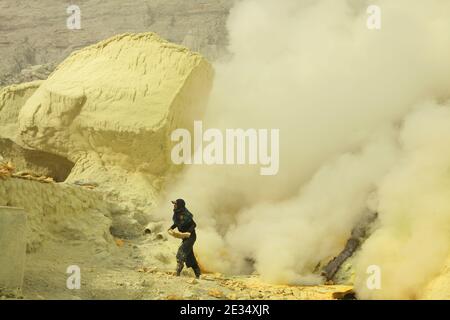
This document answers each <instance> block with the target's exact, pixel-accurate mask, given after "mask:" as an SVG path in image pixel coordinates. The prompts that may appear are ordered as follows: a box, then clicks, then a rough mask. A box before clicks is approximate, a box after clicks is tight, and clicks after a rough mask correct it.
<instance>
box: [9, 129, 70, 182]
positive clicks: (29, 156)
mask: <svg viewBox="0 0 450 320" xmlns="http://www.w3.org/2000/svg"><path fill="white" fill-rule="evenodd" d="M0 155H2V156H3V158H4V160H6V161H11V162H12V163H13V165H14V166H15V168H16V172H18V171H28V172H31V173H33V174H37V175H42V176H47V177H51V178H53V180H55V181H56V182H64V181H65V180H66V179H67V177H68V176H69V174H70V172H71V171H72V168H73V167H74V163H73V162H71V161H70V160H68V159H66V158H64V157H61V156H58V155H55V154H52V153H48V152H44V151H39V150H30V149H25V148H23V147H21V146H19V145H18V144H16V143H14V142H13V141H11V140H10V139H1V138H0Z"/></svg>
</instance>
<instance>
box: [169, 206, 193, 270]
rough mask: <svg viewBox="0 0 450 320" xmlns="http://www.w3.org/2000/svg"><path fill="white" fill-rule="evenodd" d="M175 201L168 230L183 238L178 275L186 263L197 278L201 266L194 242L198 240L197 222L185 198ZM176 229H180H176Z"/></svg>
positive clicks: (178, 256) (178, 255)
mask: <svg viewBox="0 0 450 320" xmlns="http://www.w3.org/2000/svg"><path fill="white" fill-rule="evenodd" d="M172 203H173V216H172V220H173V225H172V226H171V227H170V228H169V230H168V232H169V234H170V235H171V236H173V237H175V238H178V239H182V242H181V245H180V247H179V248H178V252H177V276H179V275H180V274H181V271H182V270H183V267H184V264H186V267H188V268H192V269H193V270H194V273H195V276H196V277H197V279H198V278H199V277H200V274H201V272H200V267H199V266H198V263H197V259H196V258H195V255H194V243H195V240H197V235H196V234H195V228H196V226H197V225H196V223H195V221H194V219H193V215H192V213H190V212H189V210H188V209H187V208H186V202H185V201H184V200H183V199H177V200H176V201H172ZM175 229H178V231H176V230H175Z"/></svg>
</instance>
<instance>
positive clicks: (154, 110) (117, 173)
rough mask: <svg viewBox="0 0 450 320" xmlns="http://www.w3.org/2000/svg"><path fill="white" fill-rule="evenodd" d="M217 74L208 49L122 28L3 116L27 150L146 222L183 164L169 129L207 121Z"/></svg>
mask: <svg viewBox="0 0 450 320" xmlns="http://www.w3.org/2000/svg"><path fill="white" fill-rule="evenodd" d="M212 79H213V70H212V67H211V65H210V64H209V63H208V62H207V61H206V60H205V59H204V58H203V57H202V56H201V55H199V54H197V53H194V52H191V51H189V50H188V49H187V48H184V47H181V46H179V45H175V44H172V43H169V42H167V41H165V40H163V39H161V38H160V37H159V36H157V35H156V34H154V33H142V34H122V35H118V36H115V37H113V38H111V39H108V40H105V41H102V42H100V43H98V44H96V45H92V46H90V47H87V48H84V49H81V50H79V51H76V52H74V53H73V54H72V55H71V56H70V57H69V58H67V59H66V60H65V61H64V62H63V63H62V64H61V65H59V66H58V67H57V68H56V70H55V71H54V72H53V73H52V74H51V75H50V77H49V78H48V79H47V80H45V81H43V82H40V83H38V84H34V85H33V87H32V89H33V90H35V91H31V88H30V90H29V91H27V92H32V95H30V96H29V97H28V96H27V97H26V98H27V99H24V100H25V101H23V102H24V103H23V106H22V107H21V108H17V107H14V108H13V109H14V110H15V112H16V113H14V114H12V115H11V112H9V113H8V114H6V113H4V112H2V110H0V122H1V121H4V122H5V121H6V122H8V125H9V127H10V129H9V130H8V132H7V133H8V134H7V136H8V138H10V139H12V140H14V142H15V143H17V144H20V145H21V146H22V147H24V148H30V149H34V150H39V151H42V152H46V153H48V154H54V155H58V156H60V157H63V158H66V159H67V160H68V161H70V162H72V163H73V164H74V166H73V169H72V170H71V173H70V175H69V176H68V178H67V180H66V182H69V183H75V182H80V181H81V182H82V183H83V181H84V182H86V183H88V184H95V185H96V186H97V189H99V190H101V191H103V192H104V194H106V196H107V198H108V199H109V200H113V201H117V202H118V203H120V205H121V206H122V207H123V208H124V209H125V210H129V211H132V212H134V214H135V215H136V220H139V221H140V222H141V223H145V222H146V221H145V218H144V217H143V214H144V216H145V212H147V211H148V210H149V209H150V208H151V207H152V206H153V205H154V199H155V198H156V195H157V193H158V191H159V189H160V188H161V186H162V185H163V183H164V181H165V177H167V175H169V174H170V173H171V172H172V171H174V170H177V167H176V166H174V165H172V161H171V159H170V151H171V150H170V149H171V145H172V143H171V141H170V134H171V132H172V131H173V130H174V129H176V128H179V127H183V128H188V129H190V130H192V126H193V121H194V120H195V119H200V118H201V117H202V115H203V113H204V110H205V106H206V101H207V97H208V94H209V91H210V89H211V86H212ZM16 104H17V103H15V105H16ZM4 109H5V108H4ZM8 109H11V107H9V108H8ZM5 110H6V109H5ZM6 115H8V119H7V120H2V119H4V117H5V116H6ZM15 117H16V118H15ZM1 135H2V134H1V132H0V138H2V137H1Z"/></svg>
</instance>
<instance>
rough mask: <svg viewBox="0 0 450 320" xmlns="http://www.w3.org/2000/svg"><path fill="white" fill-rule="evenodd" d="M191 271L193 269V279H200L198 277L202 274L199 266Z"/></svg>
mask: <svg viewBox="0 0 450 320" xmlns="http://www.w3.org/2000/svg"><path fill="white" fill-rule="evenodd" d="M192 269H194V273H195V277H196V278H197V279H198V278H200V275H201V274H202V272H201V271H200V268H199V266H196V267H193V268H192Z"/></svg>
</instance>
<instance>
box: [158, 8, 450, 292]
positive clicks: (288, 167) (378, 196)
mask: <svg viewBox="0 0 450 320" xmlns="http://www.w3.org/2000/svg"><path fill="white" fill-rule="evenodd" d="M369 5H378V6H379V7H380V9H381V13H382V16H381V18H382V27H381V29H380V30H369V29H368V28H367V26H366V21H367V19H368V17H369V15H368V14H367V12H366V10H367V8H368V7H369ZM448 12H450V2H449V1H446V0H430V1H409V0H396V1H391V0H379V1H375V0H374V1H361V0H354V1H351V0H315V1H309V0H282V1H278V0H244V1H240V2H237V3H236V5H235V7H234V8H233V9H232V11H231V13H230V17H229V20H228V31H229V39H230V45H229V51H230V52H231V54H232V57H231V58H230V59H229V61H226V62H222V63H216V65H215V69H216V79H215V85H214V89H213V92H212V94H211V98H210V104H209V107H208V113H207V115H206V118H205V119H204V126H205V127H210V128H219V129H225V128H243V129H246V128H268V129H270V128H275V129H280V170H279V173H278V175H276V176H260V175H259V167H255V166H206V165H201V166H188V167H186V168H185V170H184V172H183V174H182V175H181V177H178V178H177V179H175V180H174V181H175V182H174V183H173V184H172V185H170V186H169V187H168V189H167V190H166V191H167V193H166V194H165V195H164V197H163V198H164V199H161V208H159V209H158V210H155V211H157V212H162V211H163V210H160V209H165V210H166V211H167V210H168V209H169V208H170V203H168V202H167V199H173V198H179V197H182V198H184V199H186V200H187V203H188V207H189V208H190V209H191V211H192V212H193V213H194V214H195V218H196V221H197V222H198V225H199V236H198V243H197V245H196V248H197V252H198V254H199V257H200V260H201V262H202V264H203V265H204V266H205V267H206V268H207V269H210V270H214V271H221V272H228V273H246V272H250V271H251V270H252V266H251V263H250V262H249V261H253V262H254V265H253V267H254V268H255V270H256V271H257V272H258V273H259V274H261V276H262V278H263V279H264V280H267V281H271V282H276V283H295V284H312V283H318V282H321V281H322V279H321V278H320V277H319V276H318V275H317V273H314V269H315V267H316V265H317V264H318V263H319V262H323V261H327V260H328V259H330V258H332V257H333V256H335V255H336V254H338V253H339V252H340V250H342V248H343V246H344V245H345V241H346V240H347V239H348V237H349V235H350V232H351V229H352V227H353V226H354V225H355V223H356V222H357V221H358V219H359V218H360V217H361V216H362V215H363V214H365V213H366V212H367V211H377V212H378V213H379V222H378V229H377V230H375V232H374V233H373V235H372V236H371V237H370V238H369V239H368V240H367V241H366V242H365V243H364V245H363V247H362V250H361V251H360V252H359V253H358V256H357V259H356V262H357V263H356V289H357V293H358V296H359V297H361V298H415V297H419V293H420V290H421V289H422V288H423V287H424V285H426V283H427V282H428V281H429V280H431V279H432V278H433V277H434V276H435V275H436V273H437V272H438V271H439V269H440V268H441V267H442V264H443V263H444V261H445V259H446V258H447V256H448V254H449V250H450V249H449V248H450V236H449V235H450V232H449V231H450V170H449V168H450V108H449V106H448V105H447V104H446V101H447V99H448V97H449V94H450V76H449V75H450V59H449V57H450V19H448V16H447V13H448ZM169 216H170V214H169V213H168V214H167V216H166V218H167V217H169ZM369 265H378V266H380V269H381V272H382V288H381V289H380V290H368V289H367V287H366V277H367V274H366V269H367V266H369Z"/></svg>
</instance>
